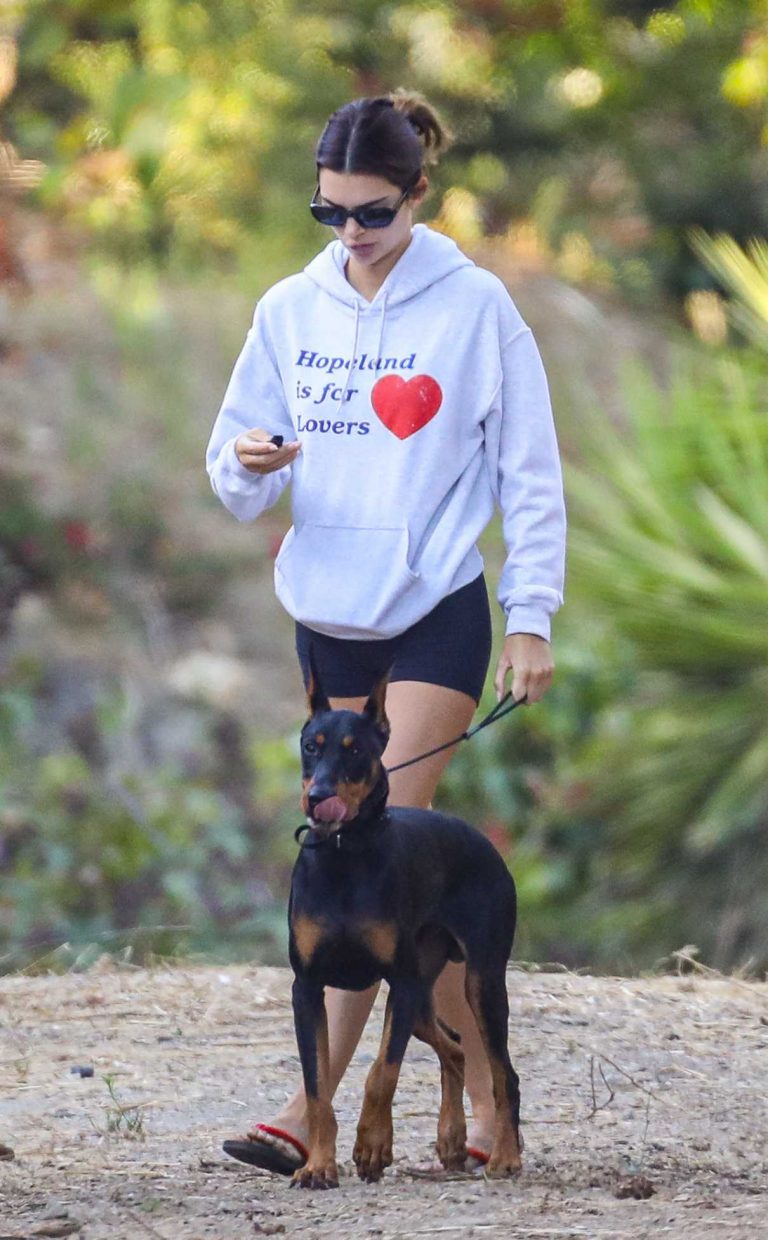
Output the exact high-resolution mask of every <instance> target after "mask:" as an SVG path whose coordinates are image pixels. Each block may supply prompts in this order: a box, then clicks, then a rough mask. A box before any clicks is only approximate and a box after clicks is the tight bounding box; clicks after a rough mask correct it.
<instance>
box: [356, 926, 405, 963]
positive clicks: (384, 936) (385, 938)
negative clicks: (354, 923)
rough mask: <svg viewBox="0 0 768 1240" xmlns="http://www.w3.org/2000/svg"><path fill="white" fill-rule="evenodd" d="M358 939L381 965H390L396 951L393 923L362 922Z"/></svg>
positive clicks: (395, 930) (395, 928) (395, 932)
mask: <svg viewBox="0 0 768 1240" xmlns="http://www.w3.org/2000/svg"><path fill="white" fill-rule="evenodd" d="M360 938H361V939H362V940H363V942H364V943H365V945H366V947H367V948H368V950H369V951H370V952H372V954H373V955H374V956H375V957H376V959H377V960H379V961H380V962H381V963H382V964H392V961H393V960H394V959H395V952H396V951H397V926H396V925H395V923H394V922H393V921H364V922H362V924H361V926H360Z"/></svg>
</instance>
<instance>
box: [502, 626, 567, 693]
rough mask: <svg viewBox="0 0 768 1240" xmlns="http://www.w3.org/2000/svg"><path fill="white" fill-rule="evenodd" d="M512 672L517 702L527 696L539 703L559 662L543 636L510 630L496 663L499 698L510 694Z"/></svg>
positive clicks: (550, 682)
mask: <svg viewBox="0 0 768 1240" xmlns="http://www.w3.org/2000/svg"><path fill="white" fill-rule="evenodd" d="M510 670H511V671H512V696H513V698H514V699H515V701H516V702H517V701H519V700H520V698H522V697H527V699H528V702H529V703H531V702H538V700H539V698H542V697H543V696H544V694H545V693H546V692H547V689H548V688H549V686H550V685H551V684H552V677H553V675H554V672H555V664H554V662H553V659H552V647H551V646H550V644H549V642H548V641H546V640H545V639H544V638H543V637H536V635H535V634H534V633H510V634H509V636H508V637H505V639H504V646H503V647H502V651H501V654H500V656H499V662H498V664H497V666H496V679H495V682H494V683H495V685H496V697H497V700H501V698H503V696H504V694H505V693H506V691H507V690H506V680H507V674H508V673H509V671H510Z"/></svg>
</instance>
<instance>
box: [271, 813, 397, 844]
mask: <svg viewBox="0 0 768 1240" xmlns="http://www.w3.org/2000/svg"><path fill="white" fill-rule="evenodd" d="M388 822H389V813H388V812H387V811H385V812H384V813H383V814H377V815H376V817H375V818H365V819H363V821H362V822H361V821H360V820H359V819H357V818H353V819H352V821H351V822H350V823H346V824H344V823H342V825H341V826H340V827H339V828H338V829H337V830H336V831H332V832H331V834H330V835H326V836H325V838H324V839H321V838H318V837H316V838H315V839H314V840H307V841H306V842H305V843H303V844H302V842H301V837H302V835H304V834H305V833H306V832H307V831H311V832H313V833H314V830H315V828H314V827H313V826H312V824H311V823H309V822H305V823H304V824H303V825H302V826H300V827H297V828H296V830H295V831H294V833H293V838H294V839H295V841H296V843H297V844H298V845H299V847H300V848H326V847H330V848H338V849H343V850H344V852H350V851H354V850H355V849H356V850H357V851H358V852H362V850H363V849H364V848H366V847H367V846H368V844H369V843H370V842H371V836H372V835H373V834H374V833H377V832H378V831H380V830H383V828H384V827H385V826H386V825H387V823H388Z"/></svg>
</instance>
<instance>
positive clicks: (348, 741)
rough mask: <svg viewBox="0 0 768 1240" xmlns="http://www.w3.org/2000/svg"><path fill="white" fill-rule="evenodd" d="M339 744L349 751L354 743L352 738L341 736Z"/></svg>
mask: <svg viewBox="0 0 768 1240" xmlns="http://www.w3.org/2000/svg"><path fill="white" fill-rule="evenodd" d="M341 743H342V745H343V746H344V748H345V749H350V748H351V747H352V745H354V743H355V738H354V736H342V738H341Z"/></svg>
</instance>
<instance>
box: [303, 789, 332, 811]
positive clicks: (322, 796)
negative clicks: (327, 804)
mask: <svg viewBox="0 0 768 1240" xmlns="http://www.w3.org/2000/svg"><path fill="white" fill-rule="evenodd" d="M335 795H336V789H335V788H332V787H331V786H330V784H310V786H309V788H308V790H307V804H308V805H309V808H310V810H313V809H314V808H315V806H316V805H319V804H320V802H321V801H327V800H328V799H329V797H333V796H335Z"/></svg>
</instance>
